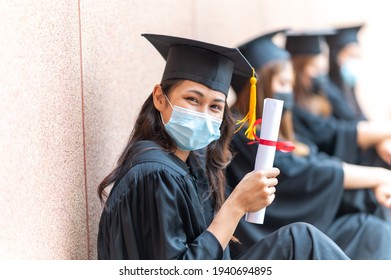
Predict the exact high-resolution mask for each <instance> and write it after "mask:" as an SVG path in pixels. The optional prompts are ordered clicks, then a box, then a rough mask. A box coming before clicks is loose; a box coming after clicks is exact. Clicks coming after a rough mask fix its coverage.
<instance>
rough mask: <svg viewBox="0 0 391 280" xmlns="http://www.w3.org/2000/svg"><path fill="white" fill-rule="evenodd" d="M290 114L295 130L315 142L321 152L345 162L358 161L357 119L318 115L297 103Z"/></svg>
mask: <svg viewBox="0 0 391 280" xmlns="http://www.w3.org/2000/svg"><path fill="white" fill-rule="evenodd" d="M292 116H293V126H294V129H295V132H296V133H297V134H299V135H302V136H303V137H304V138H305V139H309V140H310V141H312V142H313V143H315V144H316V145H317V146H318V147H319V149H320V150H321V151H322V152H325V153H327V154H328V155H331V156H336V157H338V158H339V159H341V160H342V161H344V162H347V163H352V164H356V163H357V162H358V159H359V152H360V148H359V146H358V143H357V121H355V120H353V121H342V120H337V119H336V118H335V117H333V116H330V117H323V116H318V115H315V114H314V113H312V112H309V111H307V110H305V109H303V108H301V107H299V106H297V105H295V106H294V107H293V110H292Z"/></svg>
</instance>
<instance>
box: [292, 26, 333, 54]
mask: <svg viewBox="0 0 391 280" xmlns="http://www.w3.org/2000/svg"><path fill="white" fill-rule="evenodd" d="M331 34H335V31H334V30H333V29H322V30H311V31H304V32H302V31H291V32H287V38H286V43H285V49H286V50H287V51H289V52H290V53H291V55H318V54H320V53H322V52H323V47H322V43H323V42H324V41H325V36H328V35H331Z"/></svg>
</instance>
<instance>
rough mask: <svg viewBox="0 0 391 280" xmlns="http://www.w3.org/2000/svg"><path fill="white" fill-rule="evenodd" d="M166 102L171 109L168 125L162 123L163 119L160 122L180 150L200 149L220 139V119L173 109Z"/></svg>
mask: <svg viewBox="0 0 391 280" xmlns="http://www.w3.org/2000/svg"><path fill="white" fill-rule="evenodd" d="M166 98H167V96H166ZM167 101H168V103H169V104H170V106H171V108H172V114H171V118H170V120H169V121H168V123H164V121H163V117H162V121H163V124H164V126H165V128H166V131H167V133H168V134H169V135H170V136H171V137H172V139H173V140H174V141H175V143H176V144H177V145H178V147H179V148H180V149H181V150H184V151H194V150H198V149H202V148H204V147H206V146H208V145H209V144H210V143H211V142H212V141H214V140H217V139H219V138H220V125H221V122H222V120H221V119H219V118H215V117H213V116H210V115H208V114H205V113H200V112H196V111H193V110H189V109H186V108H182V107H178V106H174V107H173V106H172V105H171V103H170V101H169V100H168V98H167Z"/></svg>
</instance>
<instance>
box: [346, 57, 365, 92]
mask: <svg viewBox="0 0 391 280" xmlns="http://www.w3.org/2000/svg"><path fill="white" fill-rule="evenodd" d="M361 71H362V65H361V61H360V60H359V59H357V58H350V59H347V60H346V61H345V62H344V63H343V64H342V65H341V76H342V79H343V81H344V82H345V83H346V84H347V85H348V86H352V87H353V86H355V85H356V83H357V80H358V79H359V78H360V76H361Z"/></svg>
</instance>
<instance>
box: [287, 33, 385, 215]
mask: <svg viewBox="0 0 391 280" xmlns="http://www.w3.org/2000/svg"><path fill="white" fill-rule="evenodd" d="M333 34H334V31H332V32H330V31H309V32H305V33H303V32H290V33H289V34H288V36H287V39H286V44H285V48H286V50H288V51H289V52H290V54H291V55H292V63H293V68H294V72H295V84H294V92H295V106H294V107H293V109H292V115H293V123H294V127H295V131H297V132H298V133H299V134H300V135H302V136H304V137H306V138H308V139H310V140H311V141H313V142H314V143H315V144H316V145H317V146H318V148H319V149H320V150H321V151H323V152H325V153H327V154H329V155H332V156H336V157H338V158H340V159H341V160H342V161H344V162H347V163H352V164H357V165H365V166H378V167H382V168H387V169H391V165H390V164H389V163H390V160H391V150H389V149H388V148H387V147H388V145H386V146H383V145H382V143H387V141H388V140H389V139H391V122H390V121H370V120H360V119H357V120H341V119H337V118H336V117H334V116H333V115H332V111H333V107H332V105H331V104H332V103H331V102H330V101H329V100H331V98H330V96H331V95H332V91H331V90H330V89H331V87H330V86H326V85H327V83H325V82H324V81H327V80H326V79H325V77H326V75H327V69H328V58H327V55H325V51H324V48H326V46H327V45H326V42H325V36H333ZM319 81H323V82H319ZM328 84H329V85H330V84H331V81H329V83H328ZM346 108H348V107H347V106H346ZM346 110H348V109H346ZM378 145H380V146H381V147H383V148H385V150H382V151H381V150H380V149H379V150H378V151H377V150H375V147H376V146H378ZM389 148H391V147H389ZM380 151H381V152H380ZM378 152H380V153H378ZM383 159H384V160H383ZM363 186H364V185H363ZM344 201H345V203H344V204H343V205H345V207H344V208H346V209H342V210H341V211H342V212H343V213H348V212H352V211H364V212H370V213H374V214H376V215H378V216H379V217H381V218H382V219H386V220H390V219H391V217H390V213H389V211H388V210H386V209H383V207H380V208H379V207H377V206H376V205H377V203H376V199H375V198H374V197H373V193H372V192H368V191H366V190H360V191H353V192H351V191H350V192H346V193H345V195H344Z"/></svg>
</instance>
